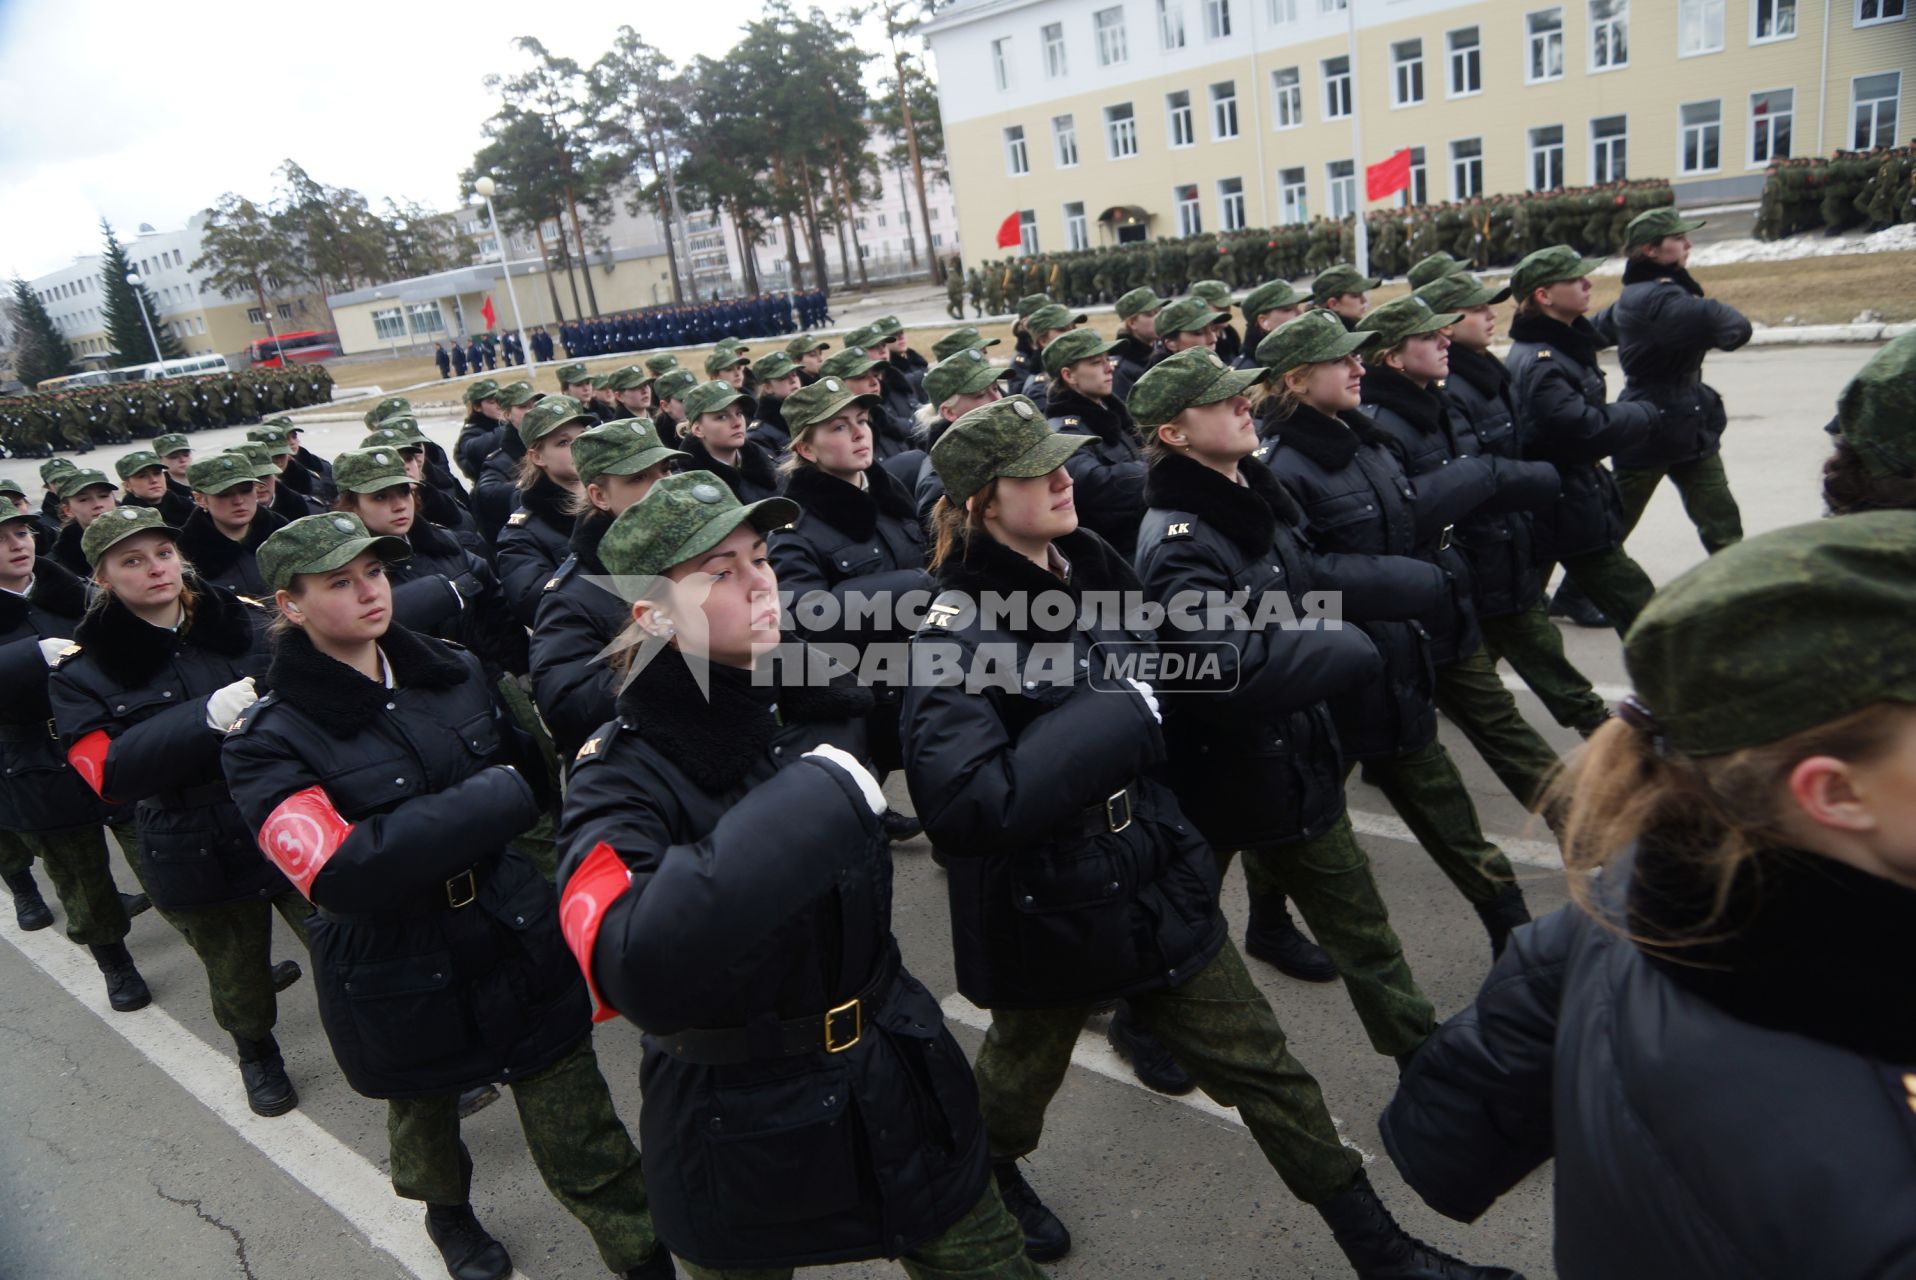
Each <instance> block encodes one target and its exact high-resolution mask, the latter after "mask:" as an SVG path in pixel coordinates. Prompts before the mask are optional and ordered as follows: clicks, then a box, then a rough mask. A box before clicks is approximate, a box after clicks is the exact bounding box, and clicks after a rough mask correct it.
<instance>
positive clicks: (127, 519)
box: [80, 507, 180, 568]
mask: <svg viewBox="0 0 1916 1280" xmlns="http://www.w3.org/2000/svg"><path fill="white" fill-rule="evenodd" d="M136 533H163V534H165V535H166V536H167V537H169V538H172V539H173V540H174V541H176V542H177V541H178V540H179V536H180V532H179V530H178V529H175V528H174V527H173V526H172V525H170V524H168V523H167V522H166V520H165V519H164V518H163V517H162V516H161V515H160V509H159V508H158V507H115V508H113V510H111V511H108V512H106V513H105V514H104V515H102V516H101V517H100V518H99V519H98V520H95V521H94V522H93V523H92V524H90V525H88V526H87V527H86V532H85V533H83V534H81V535H80V554H82V555H84V556H85V557H86V562H87V566H88V567H89V568H93V567H96V566H98V565H99V563H100V557H101V556H103V555H105V554H106V553H107V552H108V551H109V550H111V549H112V548H113V547H114V546H115V545H117V544H119V543H122V542H125V541H126V540H127V539H128V538H130V537H132V536H133V535H134V534H136Z"/></svg>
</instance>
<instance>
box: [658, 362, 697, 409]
mask: <svg viewBox="0 0 1916 1280" xmlns="http://www.w3.org/2000/svg"><path fill="white" fill-rule="evenodd" d="M698 384H699V376H698V374H696V373H693V372H692V371H691V370H690V369H668V370H666V371H665V372H664V373H662V374H660V375H659V380H658V381H657V382H655V383H653V384H652V392H653V394H654V395H656V396H658V398H659V403H661V404H663V403H665V402H666V401H667V400H683V399H685V393H686V392H688V391H690V390H691V389H692V388H693V387H696V386H698Z"/></svg>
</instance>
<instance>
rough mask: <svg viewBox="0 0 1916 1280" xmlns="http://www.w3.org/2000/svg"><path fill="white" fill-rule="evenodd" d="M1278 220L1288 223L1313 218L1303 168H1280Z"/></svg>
mask: <svg viewBox="0 0 1916 1280" xmlns="http://www.w3.org/2000/svg"><path fill="white" fill-rule="evenodd" d="M1277 209H1278V214H1277V216H1278V220H1279V221H1280V222H1283V223H1285V224H1286V225H1290V224H1294V223H1300V222H1309V221H1310V220H1311V211H1310V201H1309V200H1308V198H1307V196H1306V193H1305V182H1304V171H1303V170H1302V169H1280V170H1278V173H1277Z"/></svg>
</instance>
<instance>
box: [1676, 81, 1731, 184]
mask: <svg viewBox="0 0 1916 1280" xmlns="http://www.w3.org/2000/svg"><path fill="white" fill-rule="evenodd" d="M1712 105H1714V106H1715V107H1716V125H1715V128H1716V163H1715V164H1713V165H1701V164H1699V165H1698V166H1696V167H1694V168H1692V167H1691V166H1689V165H1687V164H1685V163H1684V157H1685V155H1686V154H1687V152H1688V151H1689V145H1690V134H1691V133H1692V132H1693V131H1694V132H1695V133H1696V134H1697V149H1696V154H1697V159H1698V160H1699V161H1700V160H1702V159H1703V155H1704V151H1705V148H1704V145H1703V144H1704V141H1705V140H1706V139H1707V138H1708V136H1709V129H1710V128H1711V126H1710V125H1709V124H1707V123H1705V124H1690V123H1687V122H1686V121H1685V120H1684V118H1683V113H1684V111H1685V110H1686V109H1688V108H1690V107H1707V106H1712ZM1676 171H1677V173H1678V174H1680V175H1682V176H1683V177H1686V178H1689V177H1695V176H1697V175H1698V174H1709V173H1721V172H1722V171H1723V99H1721V98H1698V99H1696V100H1695V101H1694V102H1679V103H1678V104H1677V152H1676Z"/></svg>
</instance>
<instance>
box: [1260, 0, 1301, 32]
mask: <svg viewBox="0 0 1916 1280" xmlns="http://www.w3.org/2000/svg"><path fill="white" fill-rule="evenodd" d="M1266 8H1267V10H1268V12H1269V13H1270V15H1271V25H1272V26H1274V27H1280V26H1283V25H1284V24H1285V23H1287V22H1296V21H1297V0H1270V4H1269V5H1268V6H1266Z"/></svg>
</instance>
